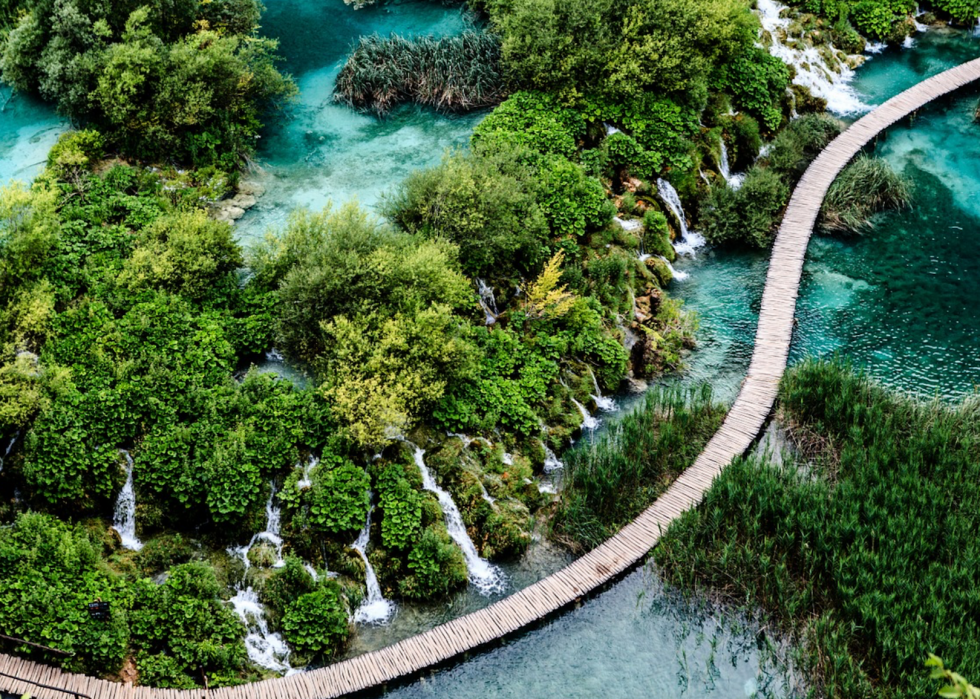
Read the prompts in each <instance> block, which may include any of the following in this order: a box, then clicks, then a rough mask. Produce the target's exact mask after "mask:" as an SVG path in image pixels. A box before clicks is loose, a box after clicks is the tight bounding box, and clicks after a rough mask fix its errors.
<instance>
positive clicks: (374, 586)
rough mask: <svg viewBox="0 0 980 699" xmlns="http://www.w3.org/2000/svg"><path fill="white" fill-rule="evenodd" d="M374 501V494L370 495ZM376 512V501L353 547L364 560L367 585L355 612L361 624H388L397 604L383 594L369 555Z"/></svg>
mask: <svg viewBox="0 0 980 699" xmlns="http://www.w3.org/2000/svg"><path fill="white" fill-rule="evenodd" d="M369 497H370V499H371V500H372V501H373V499H374V498H373V496H369ZM372 512H374V503H373V502H372V503H371V504H370V505H369V506H368V513H367V521H366V522H365V523H364V528H363V529H362V530H361V533H360V534H358V535H357V540H356V541H355V542H354V545H353V546H352V547H351V548H353V549H354V550H355V551H357V553H358V555H359V556H360V557H361V560H362V561H364V583H365V585H366V586H367V597H366V598H365V600H364V602H363V603H362V604H361V606H360V607H358V608H357V611H356V612H354V621H356V622H357V623H359V624H386V623H388V621H389V620H390V619H391V616H392V614H394V613H395V605H394V604H393V603H392V602H390V601H388V600H386V599H385V598H384V595H382V594H381V585H379V584H378V576H377V575H375V573H374V566H372V565H371V561H369V560H368V557H367V547H368V542H369V541H370V539H371V513H372Z"/></svg>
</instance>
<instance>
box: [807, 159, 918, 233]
mask: <svg viewBox="0 0 980 699" xmlns="http://www.w3.org/2000/svg"><path fill="white" fill-rule="evenodd" d="M911 200H912V190H911V182H910V180H909V179H908V178H907V177H903V176H902V175H900V174H898V173H897V172H895V171H894V170H892V168H891V166H890V165H889V164H888V162H887V161H885V160H882V159H881V158H876V157H870V156H866V155H860V156H858V157H857V159H856V160H855V161H854V162H852V163H851V164H850V165H848V166H847V167H846V168H844V171H843V172H841V174H840V175H838V176H837V179H836V180H834V183H833V184H832V185H830V189H829V190H827V196H826V197H825V198H824V202H823V208H822V209H821V210H820V223H819V225H820V227H821V228H822V229H823V230H825V231H833V232H837V233H861V232H863V231H865V230H868V229H869V228H871V227H872V226H873V225H874V215H875V214H877V213H880V212H882V211H886V210H889V209H901V208H904V207H906V206H908V205H909V203H910V202H911Z"/></svg>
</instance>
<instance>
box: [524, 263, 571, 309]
mask: <svg viewBox="0 0 980 699" xmlns="http://www.w3.org/2000/svg"><path fill="white" fill-rule="evenodd" d="M564 261H565V253H564V252H562V251H558V252H557V253H555V255H554V256H553V257H552V258H551V259H550V260H549V261H548V263H547V264H546V265H545V266H544V270H543V271H542V272H541V274H540V275H539V276H538V278H537V279H536V280H535V281H533V282H531V283H530V284H528V285H527V288H525V290H524V296H525V301H524V310H525V312H526V313H527V315H528V317H530V318H545V319H552V318H560V317H561V316H563V315H565V314H566V313H568V312H569V311H570V310H571V309H572V306H574V305H575V294H573V293H571V292H570V291H566V285H565V284H559V281H561V265H562V262H564Z"/></svg>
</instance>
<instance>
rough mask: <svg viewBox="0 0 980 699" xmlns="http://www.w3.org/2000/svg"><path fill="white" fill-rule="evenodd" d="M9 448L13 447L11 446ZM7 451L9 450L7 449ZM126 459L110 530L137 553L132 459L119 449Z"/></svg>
mask: <svg viewBox="0 0 980 699" xmlns="http://www.w3.org/2000/svg"><path fill="white" fill-rule="evenodd" d="M11 446H13V445H12V444H11ZM7 451H8V452H9V451H10V449H9V447H8V449H7ZM119 453H121V454H122V455H123V456H124V457H126V482H125V483H124V484H123V487H122V490H120V491H119V497H118V498H116V508H115V511H114V512H113V516H112V528H113V529H115V530H116V531H117V532H119V538H120V539H122V545H123V548H127V549H130V550H131V551H139V550H140V549H141V548H143V543H142V542H141V541H140V540H139V539H138V538H137V537H136V492H135V491H134V490H133V457H132V456H130V455H129V452H128V451H126V450H125V449H120V450H119Z"/></svg>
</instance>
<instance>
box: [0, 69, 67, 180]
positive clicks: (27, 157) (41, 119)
mask: <svg viewBox="0 0 980 699" xmlns="http://www.w3.org/2000/svg"><path fill="white" fill-rule="evenodd" d="M8 98H9V101H8ZM4 104H6V107H4ZM0 108H3V111H0V185H3V184H6V183H8V182H10V181H11V180H20V181H21V182H30V181H31V180H32V179H34V177H36V176H37V174H38V173H39V172H41V170H42V169H43V168H44V164H45V162H47V158H48V151H49V150H51V146H53V145H54V143H55V141H57V140H58V136H59V135H61V133H62V132H63V131H65V130H66V129H67V128H68V123H67V122H66V121H65V120H64V119H62V118H61V117H59V116H58V115H57V114H55V111H54V109H53V108H52V107H50V106H48V105H46V104H44V103H43V102H41V101H40V100H37V99H35V98H33V97H30V96H29V95H23V94H19V93H18V94H15V95H13V97H10V88H9V87H7V86H6V85H4V84H3V83H0Z"/></svg>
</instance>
